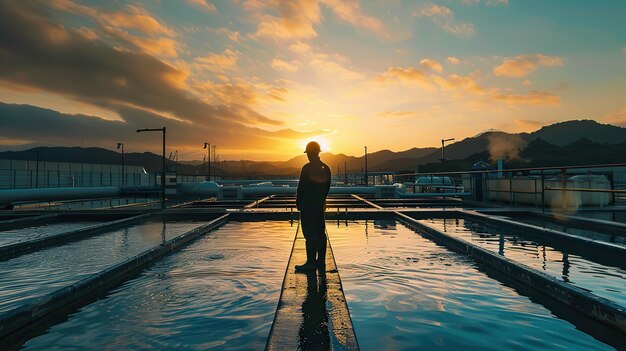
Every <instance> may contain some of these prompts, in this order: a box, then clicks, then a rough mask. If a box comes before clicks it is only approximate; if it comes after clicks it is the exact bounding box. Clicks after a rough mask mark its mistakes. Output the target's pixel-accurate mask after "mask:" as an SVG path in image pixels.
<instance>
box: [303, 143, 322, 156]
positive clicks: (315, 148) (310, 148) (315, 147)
mask: <svg viewBox="0 0 626 351" xmlns="http://www.w3.org/2000/svg"><path fill="white" fill-rule="evenodd" d="M320 152H322V150H321V149H320V144H318V143H316V142H315V141H311V142H309V143H308V144H306V149H305V150H304V153H305V154H308V153H318V154H319V153H320Z"/></svg>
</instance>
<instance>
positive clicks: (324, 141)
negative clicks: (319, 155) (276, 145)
mask: <svg viewBox="0 0 626 351" xmlns="http://www.w3.org/2000/svg"><path fill="white" fill-rule="evenodd" d="M311 141H316V142H317V143H318V144H320V148H321V149H322V152H329V151H330V143H329V142H328V139H326V138H324V137H319V136H317V137H313V138H308V139H303V140H302V141H301V142H300V144H299V145H300V149H301V150H302V151H301V152H304V149H305V148H306V144H308V143H309V142H311Z"/></svg>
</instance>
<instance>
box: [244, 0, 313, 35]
mask: <svg viewBox="0 0 626 351" xmlns="http://www.w3.org/2000/svg"><path fill="white" fill-rule="evenodd" d="M272 5H273V6H274V7H275V8H276V9H277V10H278V12H279V13H280V18H279V17H274V16H271V15H263V16H262V17H261V23H260V24H259V26H258V28H257V31H256V36H259V37H269V38H274V39H291V38H313V37H316V36H317V32H316V31H315V29H314V28H313V25H314V24H317V23H319V22H320V20H321V19H322V15H321V12H320V8H319V4H318V3H317V1H310V0H293V1H275V2H272ZM258 6H261V7H264V6H265V4H255V7H256V8H258Z"/></svg>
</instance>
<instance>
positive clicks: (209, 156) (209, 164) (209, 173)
mask: <svg viewBox="0 0 626 351" xmlns="http://www.w3.org/2000/svg"><path fill="white" fill-rule="evenodd" d="M203 149H206V160H207V167H206V168H207V176H206V177H207V180H209V181H210V180H211V144H209V143H204V147H203Z"/></svg>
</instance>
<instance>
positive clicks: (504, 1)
mask: <svg viewBox="0 0 626 351" xmlns="http://www.w3.org/2000/svg"><path fill="white" fill-rule="evenodd" d="M508 4H509V0H485V5H487V6H499V5H508Z"/></svg>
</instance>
